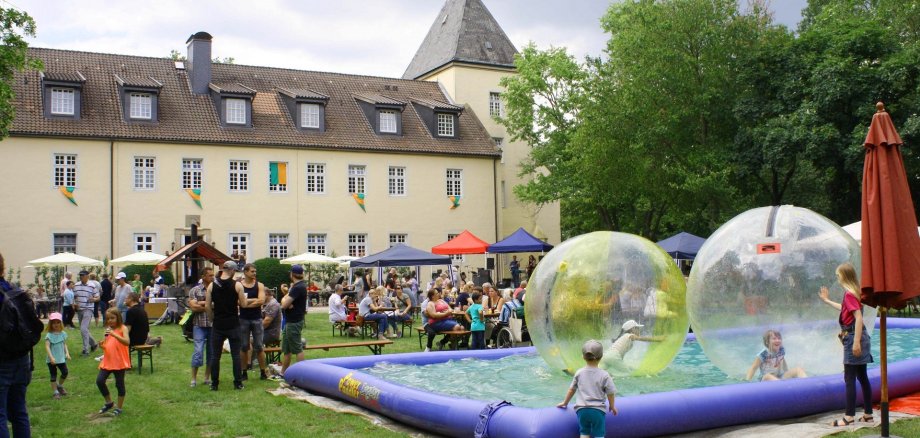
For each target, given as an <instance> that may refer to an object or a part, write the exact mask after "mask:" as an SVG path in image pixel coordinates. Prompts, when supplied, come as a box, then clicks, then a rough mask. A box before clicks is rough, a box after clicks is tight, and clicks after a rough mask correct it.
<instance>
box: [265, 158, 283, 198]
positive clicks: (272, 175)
mask: <svg viewBox="0 0 920 438" xmlns="http://www.w3.org/2000/svg"><path fill="white" fill-rule="evenodd" d="M268 191H269V192H277V193H281V192H286V191H287V163H283V162H280V161H271V162H269V163H268Z"/></svg>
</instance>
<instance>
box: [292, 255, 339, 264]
mask: <svg viewBox="0 0 920 438" xmlns="http://www.w3.org/2000/svg"><path fill="white" fill-rule="evenodd" d="M338 263H339V262H338V261H337V260H335V259H333V258H332V257H327V256H324V255H322V254H317V253H314V252H305V253H303V254H298V255H295V256H293V257H288V258H286V259H284V260H281V264H283V265H336V264H338Z"/></svg>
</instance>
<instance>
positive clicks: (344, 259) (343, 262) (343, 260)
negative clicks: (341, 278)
mask: <svg viewBox="0 0 920 438" xmlns="http://www.w3.org/2000/svg"><path fill="white" fill-rule="evenodd" d="M333 260H335V261H337V262H339V266H341V267H343V268H348V267H350V266H349V265H350V262H351V261H352V260H358V257H353V256H350V255H343V256H338V257H335V258H333Z"/></svg>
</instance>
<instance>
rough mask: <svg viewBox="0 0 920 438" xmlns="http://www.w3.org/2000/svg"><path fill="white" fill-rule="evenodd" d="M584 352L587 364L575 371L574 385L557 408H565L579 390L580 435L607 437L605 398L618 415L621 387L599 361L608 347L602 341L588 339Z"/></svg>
mask: <svg viewBox="0 0 920 438" xmlns="http://www.w3.org/2000/svg"><path fill="white" fill-rule="evenodd" d="M581 354H582V357H583V358H584V359H585V366H584V367H583V368H581V369H580V370H578V371H576V372H575V377H573V378H572V385H571V386H569V390H568V392H566V393H565V400H563V401H562V403H559V404H558V405H556V407H559V408H562V409H565V408H566V407H567V406H568V404H569V400H571V399H572V396H574V395H575V393H576V392H577V393H578V402H577V403H575V414H576V415H578V433H579V435H580V436H581V437H582V438H589V437H603V436H604V435H606V433H607V430H606V427H605V425H604V417H605V415H606V413H607V407H606V406H605V405H604V398H606V399H607V401H608V402H609V409H610V412H612V413H613V415H616V414H617V408H616V407H615V406H614V395H615V394H616V391H617V387H616V386H615V385H614V384H613V378H611V377H610V374H608V373H607V371H604V370H602V369H600V368H598V367H597V364H598V362H600V360H601V358H602V357H603V356H604V347H603V346H602V345H601V343H600V342H597V341H595V340H594V339H592V340H590V341H587V342H585V344H584V345H583V346H582V347H581Z"/></svg>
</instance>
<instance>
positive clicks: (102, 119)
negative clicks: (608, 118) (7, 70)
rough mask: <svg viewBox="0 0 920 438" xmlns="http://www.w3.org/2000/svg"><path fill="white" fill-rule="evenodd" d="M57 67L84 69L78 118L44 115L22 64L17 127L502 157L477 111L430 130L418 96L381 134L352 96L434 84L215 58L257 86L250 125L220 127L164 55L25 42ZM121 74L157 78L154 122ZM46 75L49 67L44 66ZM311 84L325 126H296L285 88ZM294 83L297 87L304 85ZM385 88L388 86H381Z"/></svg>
mask: <svg viewBox="0 0 920 438" xmlns="http://www.w3.org/2000/svg"><path fill="white" fill-rule="evenodd" d="M29 52H30V53H29V54H30V56H33V57H35V58H38V59H41V60H42V62H44V65H45V68H47V69H48V71H52V72H77V71H80V72H82V73H83V75H84V76H85V77H86V82H85V83H84V84H83V94H82V96H81V100H82V105H81V118H80V119H79V120H69V119H59V118H54V119H48V118H45V117H44V114H43V111H42V100H41V90H40V88H41V80H40V77H39V75H40V73H38V72H34V71H31V72H25V73H23V72H18V73H17V74H16V79H15V80H14V81H13V91H14V93H15V98H14V99H13V102H12V103H13V106H14V107H15V109H16V117H15V119H14V120H13V124H12V126H11V127H10V134H11V135H12V136H40V137H69V138H99V139H115V140H126V141H146V142H168V143H191V144H195V143H206V144H228V145H248V146H264V147H293V148H305V149H325V150H328V149H333V150H357V151H382V152H396V153H423V154H448V155H473V156H490V157H495V156H499V152H498V151H497V149H496V148H495V145H494V143H493V142H492V139H491V136H489V134H488V132H487V131H486V130H485V128H483V126H482V124H481V123H480V121H479V120H478V119H477V118H476V116H475V114H474V113H473V111H472V110H471V109H469V108H465V109H464V111H463V112H462V113H461V115H460V123H459V136H458V138H432V136H431V135H430V133H429V132H428V130H427V129H426V128H425V126H424V125H423V123H422V120H421V119H420V118H419V116H418V114H417V113H416V112H415V109H414V107H413V106H412V105H405V107H404V110H403V117H402V121H403V129H402V133H403V135H401V136H394V135H378V134H375V133H374V132H373V130H372V129H371V128H370V127H369V126H368V124H367V120H366V117H365V116H364V114H363V112H362V111H361V109H360V107H359V105H358V103H357V102H356V101H355V96H356V95H365V96H380V97H384V95H385V97H386V98H388V99H392V100H394V101H397V102H400V103H404V102H409V101H410V100H411V99H413V98H415V99H434V100H438V101H450V100H449V98H448V97H447V96H446V95H444V93H443V92H442V91H441V88H440V87H439V86H438V84H437V83H434V82H426V81H407V80H402V79H394V78H383V77H372V76H357V75H345V74H339V73H324V72H313V71H300V70H289V69H282V68H272V67H256V66H247V65H236V64H213V65H212V78H211V83H212V84H214V85H215V86H217V87H228V88H226V89H224V88H221V89H224V90H230V89H233V90H235V91H236V90H237V89H238V91H246V90H247V89H250V90H253V91H250V92H254V93H255V95H254V97H253V103H252V111H253V113H252V122H253V123H252V125H253V127H252V128H245V129H241V128H237V127H221V126H220V122H219V120H218V114H217V111H216V110H215V108H214V102H213V100H212V99H211V97H210V95H194V94H192V93H191V92H190V89H189V83H188V73H187V71H186V70H180V69H176V67H175V62H174V61H172V60H171V59H167V58H150V57H139V56H129V55H111V54H102V53H89V52H78V51H68V50H56V49H40V48H31V49H29ZM116 74H117V75H118V76H119V77H122V78H156V80H157V81H159V82H160V83H162V88H161V89H160V92H159V98H158V103H159V111H158V122H157V123H150V124H138V123H126V122H125V121H124V116H123V114H122V110H121V106H120V103H119V93H118V84H117V82H116V81H115V80H113V77H114V75H116ZM46 76H47V73H46ZM282 89H284V90H288V91H293V90H300V91H310V92H312V93H316V94H318V95H322V96H324V97H325V96H328V101H327V103H326V111H325V114H326V123H325V128H326V129H325V131H324V132H313V131H302V130H299V129H297V128H296V127H295V125H294V122H293V121H292V120H291V116H290V113H289V112H288V110H287V107H286V106H285V104H284V102H283V99H282V97H281V95H280V93H279V92H280V91H281V90H282ZM300 91H298V92H300ZM381 93H383V95H381Z"/></svg>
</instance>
